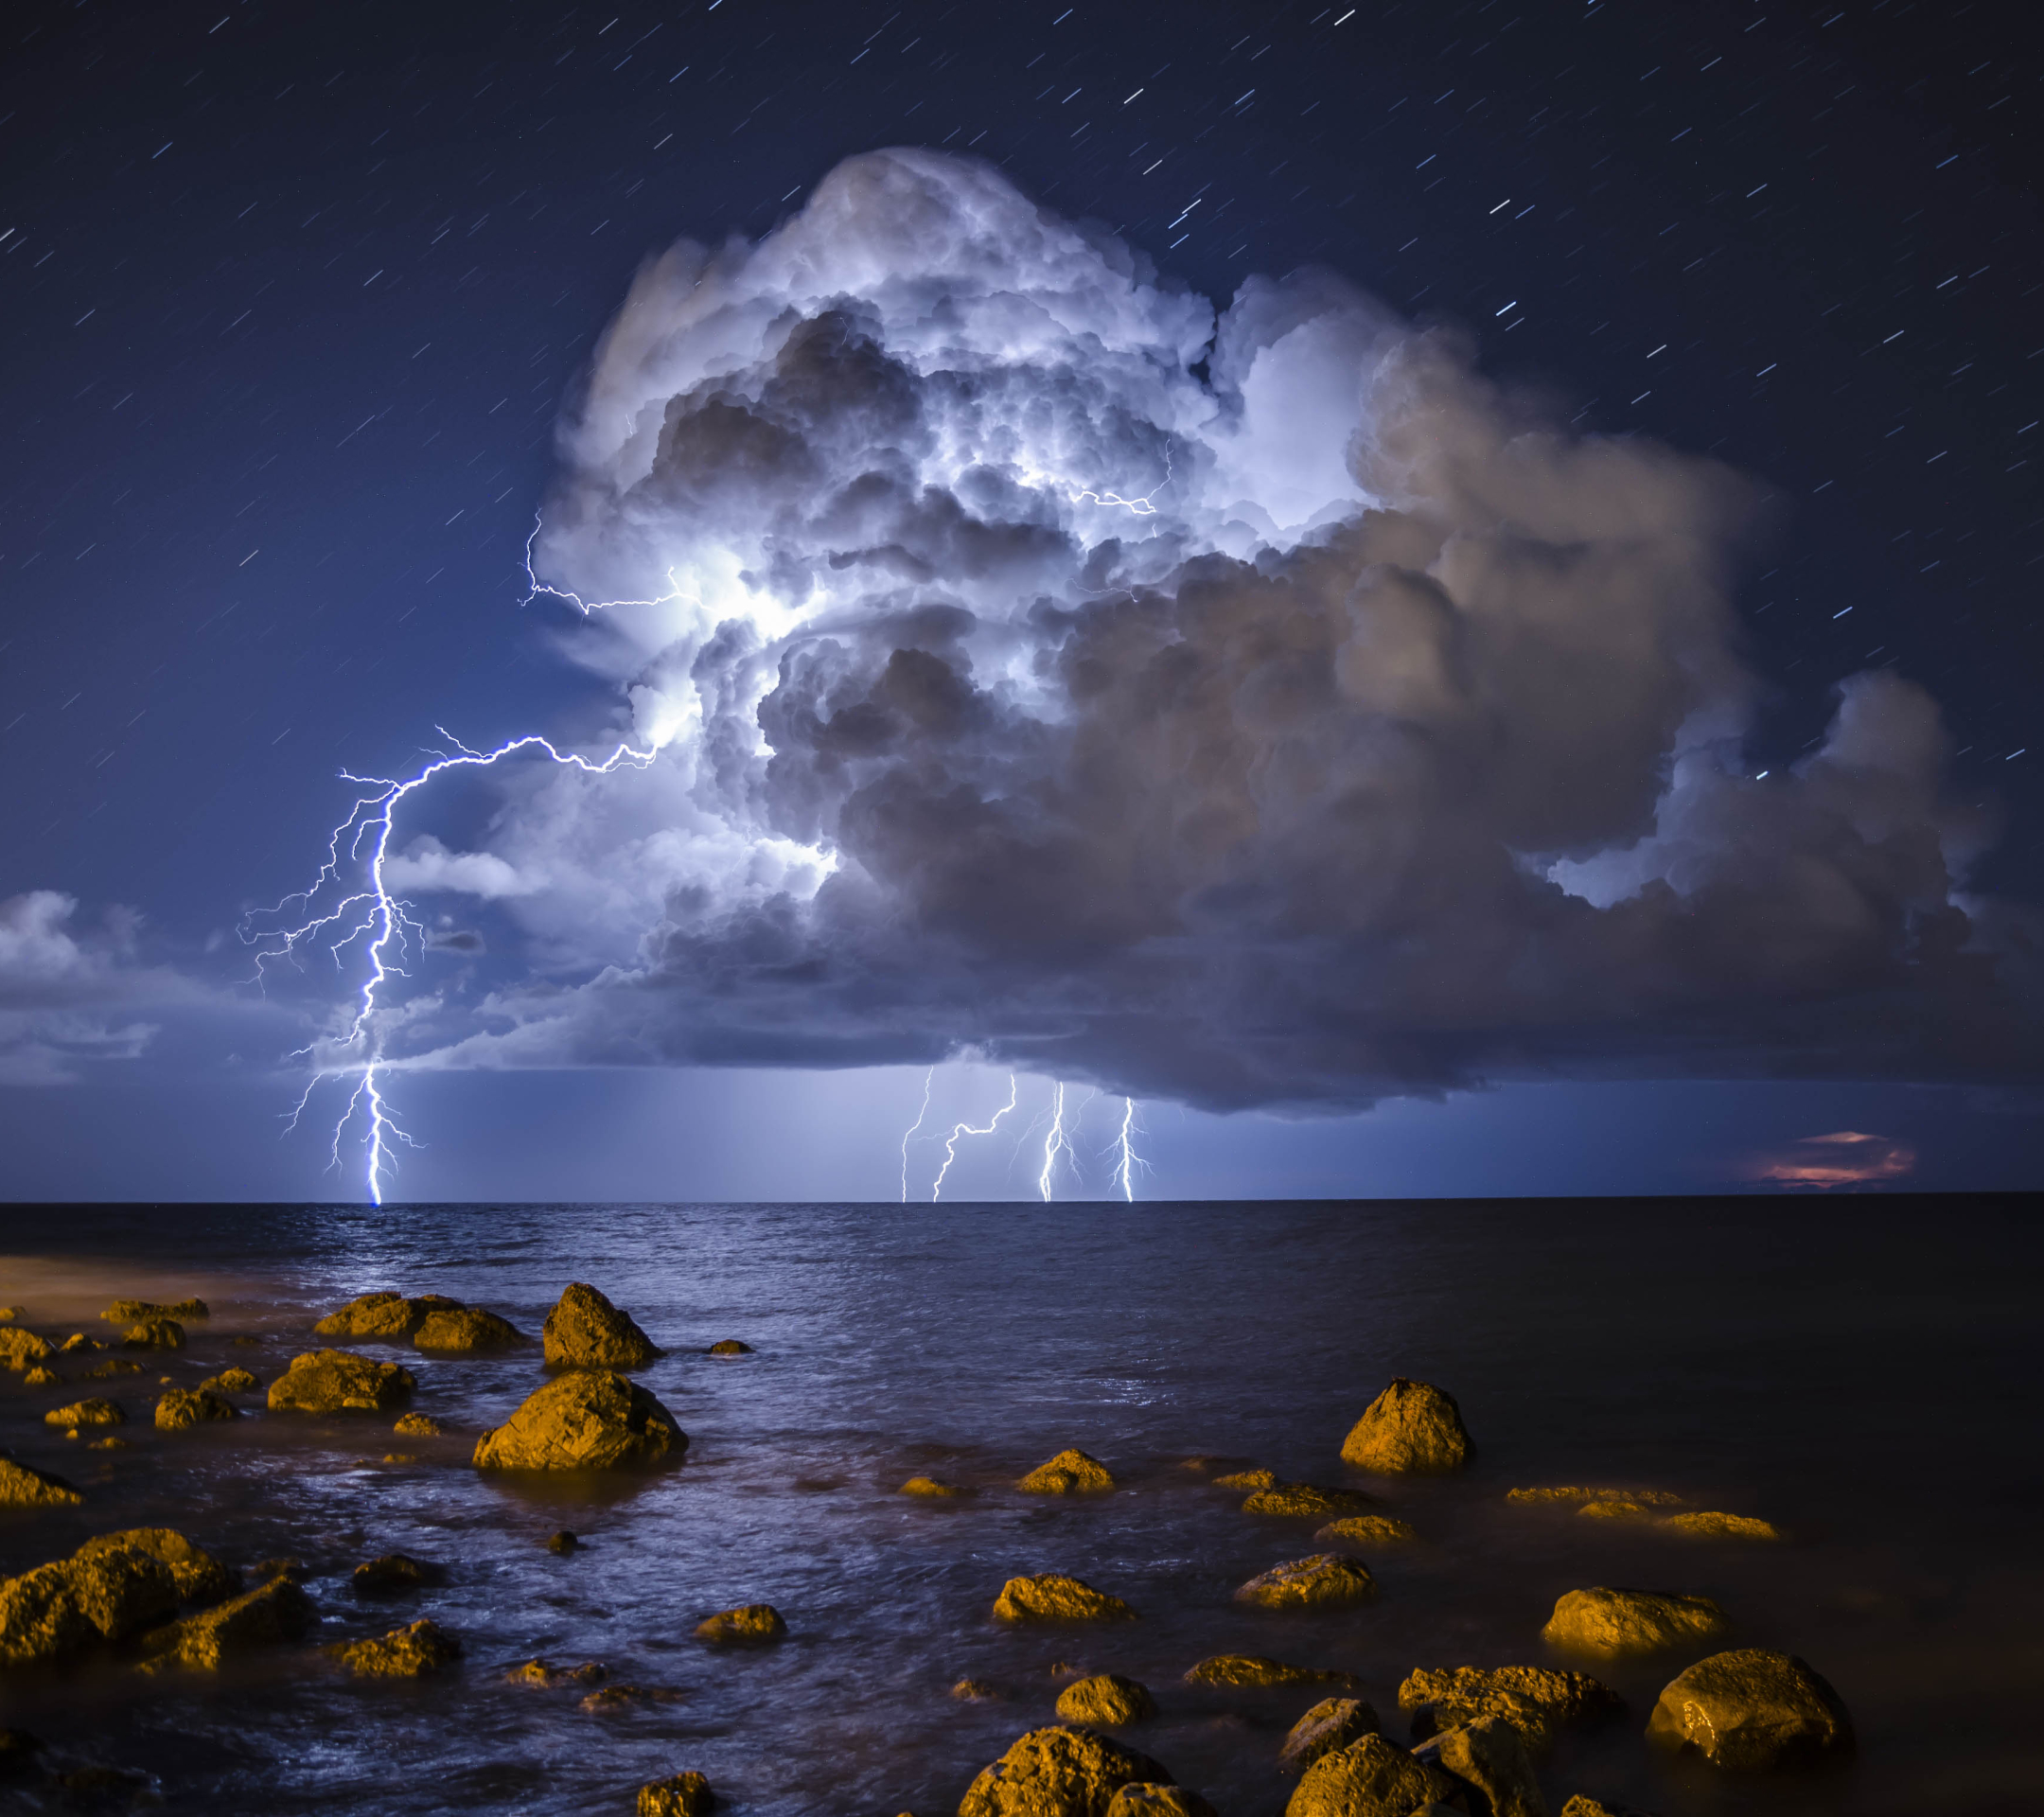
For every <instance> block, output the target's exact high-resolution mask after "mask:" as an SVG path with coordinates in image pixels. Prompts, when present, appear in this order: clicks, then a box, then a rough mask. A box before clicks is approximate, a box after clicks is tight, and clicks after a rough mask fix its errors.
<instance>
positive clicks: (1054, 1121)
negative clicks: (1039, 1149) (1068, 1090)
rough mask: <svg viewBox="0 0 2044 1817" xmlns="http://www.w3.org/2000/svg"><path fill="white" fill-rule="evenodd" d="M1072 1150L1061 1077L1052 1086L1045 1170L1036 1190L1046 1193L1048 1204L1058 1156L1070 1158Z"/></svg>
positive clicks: (1045, 1147)
mask: <svg viewBox="0 0 2044 1817" xmlns="http://www.w3.org/2000/svg"><path fill="white" fill-rule="evenodd" d="M1071 1152H1072V1145H1071V1141H1070V1138H1068V1137H1066V1134H1065V1082H1064V1081H1063V1080H1062V1079H1061V1080H1059V1081H1058V1082H1057V1083H1056V1085H1053V1086H1052V1087H1051V1093H1050V1128H1049V1131H1048V1134H1046V1135H1045V1137H1044V1145H1043V1172H1042V1173H1039V1174H1038V1175H1037V1176H1036V1190H1037V1191H1039V1192H1041V1193H1042V1194H1043V1195H1044V1201H1045V1203H1046V1204H1048V1202H1049V1199H1050V1189H1051V1187H1052V1185H1053V1184H1054V1183H1055V1179H1056V1174H1057V1164H1058V1156H1059V1155H1065V1156H1066V1157H1067V1158H1069V1156H1070V1155H1071Z"/></svg>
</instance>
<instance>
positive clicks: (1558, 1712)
mask: <svg viewBox="0 0 2044 1817" xmlns="http://www.w3.org/2000/svg"><path fill="white" fill-rule="evenodd" d="M1398 1701H1399V1708H1400V1709H1401V1710H1406V1711H1409V1712H1411V1714H1412V1718H1413V1733H1414V1734H1415V1735H1418V1736H1421V1737H1425V1736H1428V1735H1432V1734H1434V1733H1435V1732H1436V1731H1437V1730H1440V1729H1459V1728H1465V1727H1467V1726H1468V1725H1469V1724H1470V1723H1471V1722H1474V1721H1476V1720H1479V1719H1480V1718H1482V1717H1487V1716H1494V1717H1497V1718H1499V1719H1500V1720H1503V1721H1506V1722H1508V1723H1510V1724H1511V1725H1512V1727H1513V1728H1515V1729H1517V1730H1518V1731H1519V1737H1520V1739H1521V1740H1523V1741H1524V1743H1525V1744H1526V1746H1527V1747H1528V1748H1530V1749H1531V1750H1532V1751H1533V1753H1534V1755H1536V1756H1538V1755H1544V1754H1545V1753H1546V1752H1547V1750H1548V1749H1549V1748H1551V1747H1552V1746H1553V1745H1554V1742H1555V1738H1556V1737H1557V1736H1558V1735H1559V1734H1560V1732H1561V1731H1562V1730H1563V1729H1564V1728H1575V1727H1585V1726H1588V1725H1590V1724H1593V1723H1596V1722H1601V1721H1604V1720H1607V1719H1609V1718H1611V1717H1613V1716H1616V1715H1617V1714H1618V1712H1619V1711H1620V1710H1622V1709H1623V1708H1624V1707H1625V1705H1624V1704H1623V1703H1622V1702H1620V1701H1619V1697H1618V1694H1617V1692H1615V1691H1613V1690H1612V1688H1611V1687H1610V1686H1609V1685H1601V1684H1599V1683H1598V1682H1597V1681H1596V1680H1595V1679H1594V1678H1592V1677H1590V1676H1589V1675H1588V1674H1587V1673H1584V1672H1557V1671H1550V1670H1549V1669H1548V1668H1547V1667H1542V1666H1500V1667H1497V1668H1496V1669H1494V1670H1488V1671H1487V1670H1485V1669H1484V1668H1482V1667H1476V1666H1457V1667H1453V1668H1452V1669H1448V1670H1431V1669H1429V1668H1427V1667H1419V1668H1418V1669H1417V1670H1415V1671H1413V1672H1412V1673H1410V1674H1409V1675H1408V1676H1407V1677H1406V1680H1405V1682H1404V1684H1402V1685H1400V1686H1399V1694H1398Z"/></svg>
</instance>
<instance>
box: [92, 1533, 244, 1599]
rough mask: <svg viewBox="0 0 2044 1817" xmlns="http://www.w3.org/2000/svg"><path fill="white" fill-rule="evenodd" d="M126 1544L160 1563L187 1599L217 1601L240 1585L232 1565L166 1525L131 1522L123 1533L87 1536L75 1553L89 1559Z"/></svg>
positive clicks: (231, 1594) (232, 1592) (130, 1548)
mask: <svg viewBox="0 0 2044 1817" xmlns="http://www.w3.org/2000/svg"><path fill="white" fill-rule="evenodd" d="M123 1546H125V1547H127V1548H128V1549H129V1550H130V1551H133V1552H145V1553H147V1554H148V1555H149V1556H150V1558H152V1559H154V1560H156V1561H158V1562H159V1563H161V1564H162V1565H163V1566H164V1567H165V1568H166V1569H167V1571H168V1572H169V1573H170V1579H171V1581H172V1583H174V1584H175V1585H176V1586H177V1593H178V1596H179V1598H180V1599H181V1600H183V1601H185V1602H218V1601H220V1598H221V1597H222V1596H233V1595H234V1593H235V1592H236V1591H237V1590H238V1589H239V1588H240V1587H241V1579H240V1577H239V1575H238V1573H237V1572H236V1571H235V1570H234V1568H233V1567H232V1566H231V1565H227V1564H223V1563H222V1562H221V1561H220V1560H219V1559H216V1558H215V1557H214V1556H213V1554H212V1553H210V1552H208V1551H207V1550H206V1549H205V1547H204V1546H203V1545H194V1544H192V1543H191V1541H189V1540H187V1539H186V1538H185V1536H184V1534H182V1533H180V1532H178V1531H177V1530H176V1529H175V1528H172V1527H167V1526H131V1527H129V1528H127V1529H126V1530H125V1531H124V1532H120V1533H102V1534H101V1535H100V1536H99V1537H98V1538H97V1539H96V1540H87V1541H86V1542H85V1544H83V1545H81V1546H79V1549H78V1550H77V1551H76V1552H75V1553H74V1554H72V1556H73V1557H74V1558H79V1559H89V1558H93V1557H95V1556H96V1555H97V1554H99V1553H101V1552H108V1551H113V1550H115V1549H117V1548H119V1547H123Z"/></svg>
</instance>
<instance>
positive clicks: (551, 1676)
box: [504, 1659, 609, 1690]
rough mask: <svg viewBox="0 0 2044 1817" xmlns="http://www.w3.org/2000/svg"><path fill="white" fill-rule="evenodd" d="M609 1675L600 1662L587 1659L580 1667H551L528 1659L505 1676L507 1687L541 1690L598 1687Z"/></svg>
mask: <svg viewBox="0 0 2044 1817" xmlns="http://www.w3.org/2000/svg"><path fill="white" fill-rule="evenodd" d="M608 1676H609V1673H608V1669H607V1668H606V1667H605V1666H604V1665H603V1663H602V1662H601V1661H600V1660H594V1659H586V1660H584V1661H583V1662H582V1664H581V1665H579V1666H549V1665H548V1664H547V1663H546V1661H545V1660H543V1659H528V1660H527V1661H526V1662H525V1663H524V1665H522V1666H515V1667H512V1668H511V1670H509V1671H508V1672H506V1673H505V1674H504V1682H505V1683H506V1684H507V1685H535V1686H537V1688H539V1689H541V1690H546V1689H550V1688H552V1687H553V1686H554V1685H596V1684H600V1683H601V1682H602V1681H603V1680H604V1679H605V1678H608Z"/></svg>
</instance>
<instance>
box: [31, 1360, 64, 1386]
mask: <svg viewBox="0 0 2044 1817" xmlns="http://www.w3.org/2000/svg"><path fill="white" fill-rule="evenodd" d="M62 1380H63V1377H62V1376H61V1375H59V1374H58V1373H57V1371H56V1370H55V1369H52V1368H49V1367H45V1366H44V1365H43V1364H41V1363H38V1364H37V1365H36V1366H35V1367H33V1368H31V1369H30V1370H28V1371H27V1373H26V1374H25V1375H24V1376H23V1377H22V1381H23V1383H24V1384H25V1385H26V1386H28V1387H31V1388H54V1387H55V1386H57V1385H58V1384H59V1383H61V1382H62Z"/></svg>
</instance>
